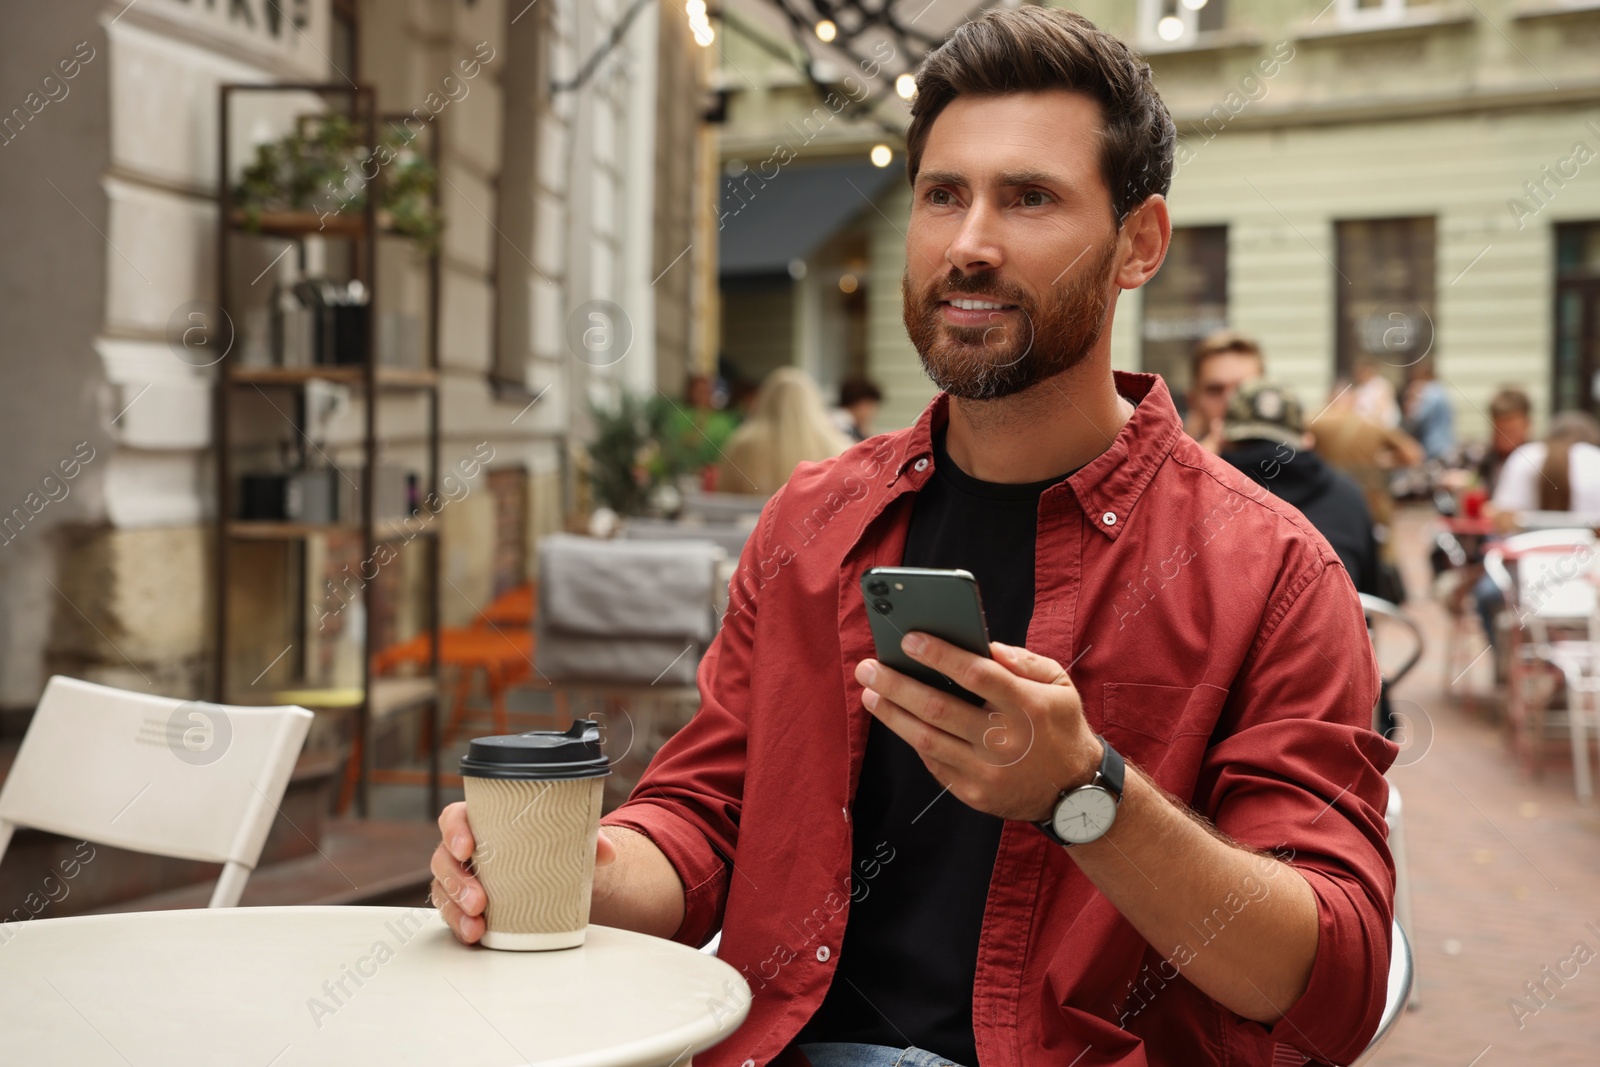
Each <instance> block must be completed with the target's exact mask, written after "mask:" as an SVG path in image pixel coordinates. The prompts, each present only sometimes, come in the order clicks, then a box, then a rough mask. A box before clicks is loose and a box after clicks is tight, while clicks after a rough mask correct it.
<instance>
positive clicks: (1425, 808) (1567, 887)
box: [1373, 511, 1600, 1067]
mask: <svg viewBox="0 0 1600 1067" xmlns="http://www.w3.org/2000/svg"><path fill="white" fill-rule="evenodd" d="M1426 522H1427V516H1426V513H1424V512H1421V511H1414V512H1407V513H1404V514H1403V517H1402V518H1401V519H1400V521H1399V522H1398V523H1397V526H1398V530H1397V533H1398V541H1397V545H1398V547H1399V548H1400V550H1401V557H1402V561H1403V562H1402V565H1403V567H1404V568H1405V575H1406V579H1407V585H1408V588H1409V589H1410V590H1411V591H1412V595H1413V598H1414V599H1413V600H1412V601H1411V603H1409V604H1407V605H1406V610H1407V611H1408V613H1410V614H1411V615H1412V616H1413V617H1414V618H1416V619H1417V621H1418V622H1420V623H1421V624H1422V625H1423V626H1424V628H1425V630H1426V632H1427V636H1428V653H1427V656H1426V658H1425V659H1424V660H1423V662H1422V663H1421V664H1420V665H1419V666H1418V668H1417V669H1416V670H1415V671H1414V672H1412V674H1411V675H1410V676H1409V677H1408V678H1407V679H1406V680H1405V681H1403V682H1402V683H1401V685H1400V686H1399V687H1398V689H1397V690H1396V692H1395V696H1396V698H1398V699H1400V700H1404V701H1409V702H1411V706H1410V707H1407V705H1405V704H1400V705H1399V708H1400V709H1401V710H1409V711H1411V712H1412V713H1413V714H1414V715H1416V717H1417V720H1418V724H1419V727H1420V728H1419V729H1418V730H1417V731H1416V734H1415V735H1414V738H1413V740H1412V741H1411V743H1410V744H1409V745H1408V748H1407V751H1406V753H1405V754H1404V755H1403V756H1402V757H1401V761H1402V763H1404V764H1405V765H1404V766H1397V767H1396V768H1395V769H1394V770H1392V771H1391V772H1390V776H1389V777H1390V781H1391V782H1392V783H1394V785H1395V786H1396V787H1398V788H1399V789H1400V791H1401V796H1402V797H1403V799H1404V804H1405V830H1406V835H1407V838H1408V852H1409V856H1410V864H1411V878H1412V886H1413V888H1412V894H1413V909H1414V912H1415V927H1416V929H1415V932H1414V937H1413V941H1414V949H1415V955H1416V963H1417V972H1418V980H1419V982H1420V992H1421V1005H1420V1007H1419V1008H1418V1009H1417V1010H1416V1011H1413V1012H1408V1013H1407V1014H1406V1015H1405V1016H1404V1017H1403V1018H1402V1019H1401V1020H1400V1022H1399V1023H1398V1024H1397V1026H1396V1029H1395V1031H1394V1033H1393V1034H1392V1036H1391V1037H1390V1039H1389V1040H1388V1042H1387V1043H1386V1044H1385V1045H1384V1046H1383V1047H1382V1048H1381V1049H1380V1051H1379V1053H1378V1055H1377V1056H1376V1057H1375V1058H1374V1060H1373V1062H1374V1063H1375V1064H1378V1065H1382V1067H1412V1065H1419V1067H1420V1065H1428V1067H1433V1065H1438V1067H1468V1065H1472V1067H1500V1065H1507V1064H1517V1065H1522V1064H1529V1065H1538V1067H1547V1065H1548V1067H1565V1065H1569V1064H1570V1065H1573V1067H1578V1065H1583V1067H1592V1065H1595V1064H1600V806H1589V807H1585V806H1582V805H1580V804H1578V802H1577V798H1576V794H1575V793H1574V791H1573V785H1572V761H1571V755H1570V749H1568V748H1567V747H1565V746H1564V745H1560V744H1551V745H1550V746H1548V752H1547V758H1546V761H1545V765H1544V771H1543V773H1542V775H1541V776H1540V777H1538V778H1529V777H1528V776H1526V775H1524V774H1522V773H1521V772H1520V771H1519V770H1518V769H1517V767H1516V765H1515V763H1514V761H1513V760H1512V758H1511V755H1510V753H1509V750H1508V749H1507V747H1506V745H1505V742H1504V739H1503V737H1502V733H1501V729H1500V727H1499V726H1498V725H1496V724H1495V723H1494V722H1493V721H1492V717H1491V716H1490V715H1489V714H1488V713H1487V711H1486V710H1485V708H1484V707H1482V706H1478V707H1474V706H1473V705H1472V703H1471V702H1469V701H1463V700H1461V699H1459V698H1457V697H1447V696H1446V695H1445V690H1444V683H1445V677H1444V647H1445V637H1446V634H1447V633H1448V629H1449V622H1448V618H1447V616H1446V614H1445V612H1444V611H1443V610H1442V609H1441V608H1440V607H1439V606H1437V605H1436V604H1434V603H1432V602H1431V601H1428V600H1427V599H1425V598H1424V596H1423V593H1424V591H1425V590H1426V588H1427V582H1426V579H1427V571H1426V565H1425V563H1423V562H1422V561H1423V560H1424V559H1425V548H1424V546H1425V544H1426V540H1425V538H1426V536H1427V535H1426ZM1465 642H1466V643H1467V645H1469V646H1470V647H1468V648H1467V650H1466V656H1471V655H1472V654H1473V653H1475V652H1477V651H1478V650H1479V649H1481V648H1482V647H1483V638H1482V636H1481V631H1480V630H1479V629H1478V628H1477V627H1476V626H1474V627H1472V629H1471V630H1470V631H1469V635H1468V636H1467V637H1466V638H1465ZM1488 658H1489V657H1487V656H1485V657H1483V658H1482V659H1481V660H1479V661H1478V662H1477V663H1476V664H1475V665H1474V666H1473V667H1472V668H1471V669H1470V670H1469V671H1468V673H1467V675H1466V677H1464V678H1462V680H1461V687H1462V688H1464V689H1467V690H1469V691H1474V692H1477V693H1479V694H1487V693H1488V691H1489V687H1490V684H1491V681H1492V679H1491V677H1490V665H1489V663H1488ZM1463 659H1465V657H1463ZM1418 712H1420V714H1418ZM1591 744H1592V742H1591Z"/></svg>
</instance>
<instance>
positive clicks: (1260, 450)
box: [1222, 379, 1379, 596]
mask: <svg viewBox="0 0 1600 1067" xmlns="http://www.w3.org/2000/svg"><path fill="white" fill-rule="evenodd" d="M1222 436H1223V441H1224V444H1223V448H1222V458H1223V459H1225V460H1227V461H1228V462H1229V463H1231V464H1233V465H1234V466H1235V467H1237V468H1239V469H1240V470H1241V471H1243V472H1244V473H1245V474H1247V475H1249V476H1250V478H1251V480H1252V481H1254V482H1256V483H1257V484H1258V485H1260V486H1262V487H1263V488H1265V489H1266V490H1268V491H1269V492H1271V493H1272V494H1273V495H1274V496H1276V497H1278V498H1279V499H1281V500H1284V501H1286V502H1287V503H1290V504H1293V505H1294V506H1295V507H1297V508H1299V509H1300V513H1301V514H1302V515H1304V516H1305V517H1306V521H1307V522H1309V523H1310V524H1311V525H1312V526H1313V527H1315V528H1316V531H1317V532H1318V533H1320V534H1321V535H1322V536H1323V537H1324V538H1326V539H1327V541H1328V544H1329V545H1331V546H1332V547H1333V550H1334V552H1335V553H1337V554H1338V556H1339V562H1341V563H1343V564H1344V569H1345V570H1346V571H1347V572H1348V573H1349V575H1350V580H1351V581H1352V582H1353V583H1354V584H1355V587H1356V591H1357V592H1358V593H1371V594H1373V595H1375V596H1376V595H1379V582H1378V543H1377V541H1376V539H1375V538H1374V537H1373V534H1372V513H1371V512H1370V511H1369V510H1368V509H1367V500H1366V495H1365V494H1364V493H1363V492H1362V491H1361V486H1359V485H1357V484H1356V483H1355V481H1354V480H1353V479H1352V478H1351V477H1350V476H1349V475H1346V474H1342V473H1340V472H1339V471H1336V470H1334V469H1333V468H1332V467H1330V466H1329V465H1328V464H1327V463H1326V462H1324V461H1323V459H1322V457H1320V456H1318V455H1317V454H1316V453H1315V452H1313V451H1312V447H1313V445H1314V443H1315V440H1316V439H1315V437H1314V435H1313V434H1311V433H1310V432H1308V431H1307V430H1306V428H1305V418H1304V414H1303V409H1302V408H1301V406H1300V400H1299V398H1298V397H1297V396H1295V394H1294V393H1293V392H1292V391H1291V390H1289V389H1286V388H1284V387H1283V386H1281V385H1275V384H1273V383H1271V382H1268V381H1265V380H1262V379H1256V380H1254V381H1249V382H1245V383H1244V384H1242V385H1241V386H1239V389H1238V391H1237V392H1235V393H1234V394H1233V398H1232V399H1231V400H1230V401H1229V402H1228V415H1227V422H1226V426H1225V428H1224V430H1223V434H1222Z"/></svg>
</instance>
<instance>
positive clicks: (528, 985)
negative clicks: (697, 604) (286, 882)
mask: <svg viewBox="0 0 1600 1067" xmlns="http://www.w3.org/2000/svg"><path fill="white" fill-rule="evenodd" d="M0 1004H3V1005H4V1006H5V1007H4V1010H3V1011H0V1059H3V1060H4V1061H5V1062H7V1063H19V1064H22V1063H38V1064H44V1063H62V1064H68V1063H70V1064H73V1065H74V1067H96V1065H99V1064H107V1065H128V1064H132V1065H137V1067H144V1065H146V1064H151V1065H154V1064H161V1065H169V1064H170V1065H179V1064H205V1065H208V1067H210V1065H221V1064H230V1065H231V1064H239V1065H246V1067H295V1065H298V1064H338V1065H340V1067H354V1065H367V1064H373V1065H388V1064H427V1065H429V1067H438V1065H444V1064H463V1065H469V1067H511V1065H525V1064H531V1063H539V1064H541V1065H545V1067H558V1065H559V1067H667V1065H669V1064H671V1065H676V1067H683V1065H684V1064H686V1063H688V1061H689V1058H690V1056H691V1055H693V1054H694V1053H695V1052H699V1051H702V1050H704V1049H707V1048H710V1047H711V1046H712V1045H715V1044H717V1043H718V1042H719V1041H722V1040H723V1039H725V1038H726V1037H728V1036H729V1035H730V1034H731V1033H733V1031H734V1030H735V1029H736V1028H737V1027H738V1025H739V1024H740V1023H741V1022H742V1021H743V1020H744V1017H745V1014H746V1012H747V1011H748V1010H749V1005H750V989H749V986H747V985H746V984H745V982H744V979H743V978H741V977H740V976H739V974H738V972H737V971H735V970H734V969H733V968H732V967H729V966H728V965H727V964H725V963H723V962H721V961H720V960H718V959H716V958H715V957H712V956H708V955H705V954H704V953H701V952H696V951H694V950H693V949H690V948H686V947H685V946H683V945H679V944H676V943H674V942H671V941H665V940H662V939H661V938H655V937H647V936H645V935H643V934H635V933H629V932H627V931H624V930H615V929H612V928H610V927H606V926H591V927H589V935H588V940H587V941H586V942H585V944H584V945H583V946H582V947H580V948H575V949H565V950H561V951H555V952H498V951H493V950H491V949H485V948H479V947H471V948H468V947H465V946H463V945H460V944H458V943H457V942H456V941H455V939H454V938H453V937H452V936H451V935H450V931H449V930H448V929H447V928H446V927H445V925H444V923H443V922H442V921H441V920H440V919H439V916H438V913H437V912H435V911H434V910H433V909H431V908H360V907H348V908H346V907H324V908H218V909H211V910H204V911H165V912H135V913H129V914H121V915H90V916H83V917H80V918H68V919H34V920H31V921H28V922H19V923H6V924H4V925H3V926H0Z"/></svg>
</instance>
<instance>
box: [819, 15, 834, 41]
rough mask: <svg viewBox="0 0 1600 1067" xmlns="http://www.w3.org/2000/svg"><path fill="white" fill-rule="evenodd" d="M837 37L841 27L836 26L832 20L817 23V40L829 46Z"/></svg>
mask: <svg viewBox="0 0 1600 1067" xmlns="http://www.w3.org/2000/svg"><path fill="white" fill-rule="evenodd" d="M837 36H839V27H837V26H835V25H834V24H833V21H832V20H831V19H823V20H822V21H821V22H819V23H817V40H819V41H821V42H822V43H823V44H827V43H828V42H829V41H831V40H833V39H834V38H835V37H837Z"/></svg>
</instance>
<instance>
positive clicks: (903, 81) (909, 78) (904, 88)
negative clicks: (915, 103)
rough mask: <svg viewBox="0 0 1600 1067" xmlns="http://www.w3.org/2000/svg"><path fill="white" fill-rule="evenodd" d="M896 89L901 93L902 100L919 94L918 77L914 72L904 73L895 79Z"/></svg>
mask: <svg viewBox="0 0 1600 1067" xmlns="http://www.w3.org/2000/svg"><path fill="white" fill-rule="evenodd" d="M894 91H895V92H897V93H899V94H900V98H901V99H902V100H910V99H911V98H912V97H913V96H915V95H917V78H916V75H914V74H902V75H900V76H899V77H898V78H896V79H895V80H894Z"/></svg>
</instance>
